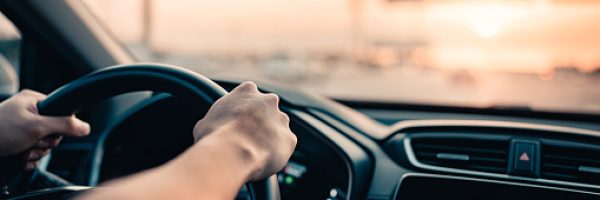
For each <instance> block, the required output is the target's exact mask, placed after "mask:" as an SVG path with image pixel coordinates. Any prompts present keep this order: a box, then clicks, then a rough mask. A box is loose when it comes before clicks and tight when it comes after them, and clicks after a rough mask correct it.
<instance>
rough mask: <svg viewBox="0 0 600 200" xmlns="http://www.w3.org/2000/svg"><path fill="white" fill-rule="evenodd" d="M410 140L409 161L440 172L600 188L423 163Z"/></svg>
mask: <svg viewBox="0 0 600 200" xmlns="http://www.w3.org/2000/svg"><path fill="white" fill-rule="evenodd" d="M410 141H411V138H410V137H405V138H404V139H403V144H404V151H405V152H406V156H407V157H408V161H409V162H410V163H411V164H412V165H413V166H415V167H418V168H421V169H427V170H432V171H440V172H449V173H457V174H468V175H476V176H487V177H494V178H502V179H509V180H519V181H532V182H538V183H546V184H556V185H565V186H574V187H587V188H593V189H600V185H592V184H587V183H575V182H568V181H558V180H549V179H543V178H530V177H523V176H513V175H509V174H495V173H488V172H480V171H473V170H466V169H455V168H448V167H439V166H433V165H428V164H423V163H421V162H419V161H418V160H417V157H416V156H415V154H414V151H413V149H412V145H411V142H410Z"/></svg>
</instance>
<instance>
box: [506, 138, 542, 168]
mask: <svg viewBox="0 0 600 200" xmlns="http://www.w3.org/2000/svg"><path fill="white" fill-rule="evenodd" d="M510 163H511V165H512V166H511V167H509V170H510V172H511V173H512V174H518V175H528V176H537V174H538V171H539V142H537V141H530V140H513V141H512V145H511V162H510Z"/></svg>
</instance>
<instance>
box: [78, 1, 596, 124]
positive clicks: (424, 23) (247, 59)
mask: <svg viewBox="0 0 600 200" xmlns="http://www.w3.org/2000/svg"><path fill="white" fill-rule="evenodd" d="M84 2H85V3H86V4H87V5H88V7H89V8H90V10H91V11H92V12H93V13H94V14H95V15H96V16H97V18H98V19H100V20H101V21H102V22H103V24H104V25H105V26H106V27H107V28H108V29H109V31H111V32H112V33H113V34H114V35H115V36H116V37H117V38H118V39H120V40H121V41H122V42H123V44H125V46H126V47H127V48H129V50H130V51H131V52H132V53H133V54H134V55H135V56H136V57H137V58H138V60H141V61H154V62H161V63H168V64H174V65H179V66H184V67H187V68H189V69H192V70H194V71H197V72H199V73H202V74H204V75H207V76H209V77H213V78H215V77H216V78H236V79H245V80H258V81H268V82H272V83H276V84H280V85H287V86H292V87H296V88H299V89H302V90H307V91H310V92H316V93H320V94H324V95H326V96H329V97H333V98H339V99H351V100H368V101H384V102H399V103H416V104H433V105H450V106H469V107H489V106H501V107H526V108H530V109H533V110H548V111H559V112H579V113H600V84H599V83H600V70H599V68H600V38H599V36H600V1H581V0H578V1H567V0H522V1H468V0H457V1H427V0H417V1H414V0H413V1H407V0H300V1H281V0H252V1H249V0H203V1H199V0H198V1H193V0H188V1H169V0H130V1H121V0H85V1H84Z"/></svg>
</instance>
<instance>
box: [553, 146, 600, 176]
mask: <svg viewBox="0 0 600 200" xmlns="http://www.w3.org/2000/svg"><path fill="white" fill-rule="evenodd" d="M541 163H542V166H541V176H542V178H544V179H553V180H562V181H571V182H581V183H590V184H600V149H599V148H598V147H592V146H589V145H582V144H580V145H561V144H543V145H542V160H541Z"/></svg>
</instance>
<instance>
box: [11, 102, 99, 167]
mask: <svg viewBox="0 0 600 200" xmlns="http://www.w3.org/2000/svg"><path fill="white" fill-rule="evenodd" d="M45 98H46V95H44V94H41V93H38V92H34V91H31V90H23V91H21V92H19V93H18V94H16V95H14V96H13V97H11V98H9V99H7V100H6V101H4V102H2V103H0V156H8V155H14V154H18V153H21V152H25V151H27V152H25V154H24V156H25V158H24V160H25V161H26V162H25V165H24V167H25V169H27V170H32V169H34V168H35V165H36V163H37V161H38V160H39V159H41V158H42V157H44V156H45V155H46V154H48V152H49V150H50V149H51V148H53V147H56V146H57V145H58V143H59V142H60V140H61V139H62V136H60V135H51V136H49V135H50V134H52V133H60V134H64V135H68V136H78V137H79V136H84V135H87V134H88V133H89V132H90V126H89V125H88V124H87V123H85V122H83V121H81V120H79V119H77V118H75V116H65V117H49V116H41V115H39V114H38V110H37V105H36V104H37V103H38V102H39V101H41V100H43V99H45ZM47 136H48V137H47Z"/></svg>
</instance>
